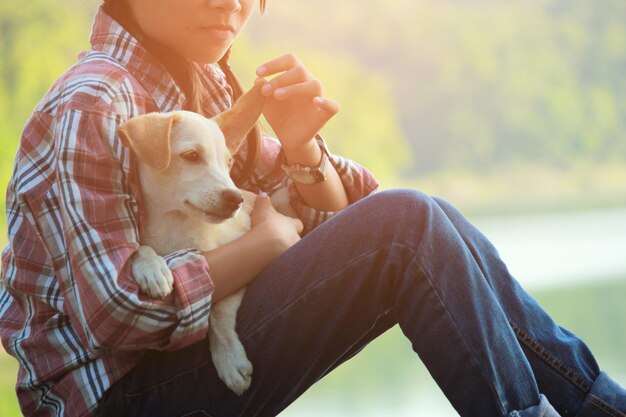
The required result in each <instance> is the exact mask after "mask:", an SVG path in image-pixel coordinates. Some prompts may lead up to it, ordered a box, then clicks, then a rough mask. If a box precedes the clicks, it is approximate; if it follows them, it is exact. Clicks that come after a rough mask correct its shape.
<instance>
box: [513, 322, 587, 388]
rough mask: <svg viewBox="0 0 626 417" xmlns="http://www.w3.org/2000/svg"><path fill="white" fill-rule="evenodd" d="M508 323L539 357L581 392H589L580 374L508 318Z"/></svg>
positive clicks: (520, 339) (521, 340)
mask: <svg viewBox="0 0 626 417" xmlns="http://www.w3.org/2000/svg"><path fill="white" fill-rule="evenodd" d="M509 323H510V324H511V327H512V328H513V331H514V332H515V334H516V335H517V337H518V339H519V341H520V342H521V343H523V344H524V345H525V346H526V347H528V348H529V349H530V350H531V351H532V352H533V353H534V354H535V355H536V356H537V357H538V358H539V359H541V360H543V361H544V362H545V363H547V364H548V365H549V366H550V367H551V368H552V369H554V370H555V371H556V372H557V373H558V374H559V375H561V376H562V377H563V378H565V379H566V380H568V381H569V382H570V383H571V384H572V385H574V387H576V388H577V389H578V390H580V391H581V392H582V393H583V394H589V391H591V384H590V383H589V382H587V381H586V380H585V378H584V377H583V376H582V375H580V374H578V373H577V372H575V371H574V370H573V369H572V368H570V367H569V366H567V365H566V364H565V363H563V362H562V361H561V360H559V358H558V357H557V356H556V355H554V354H553V353H552V352H551V351H550V350H549V349H548V348H546V347H544V346H542V345H541V344H540V343H539V342H538V341H536V340H535V339H534V338H533V337H532V336H531V335H530V334H528V333H526V332H525V331H524V330H522V328H521V327H520V326H519V325H518V324H517V323H515V322H514V321H512V320H510V319H509Z"/></svg>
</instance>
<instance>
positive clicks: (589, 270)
mask: <svg viewBox="0 0 626 417" xmlns="http://www.w3.org/2000/svg"><path fill="white" fill-rule="evenodd" d="M474 223H475V224H476V225H477V226H478V227H479V229H480V230H482V231H483V233H485V235H487V236H488V237H489V239H490V240H491V241H492V242H494V244H495V245H496V247H497V248H498V251H499V252H500V255H501V257H502V259H504V260H505V262H506V263H507V265H508V267H509V270H510V271H511V273H512V274H513V276H515V277H516V278H517V279H518V280H519V281H520V282H522V284H523V285H524V286H525V287H527V288H548V287H558V286H563V285H573V284H577V283H582V282H588V281H590V280H606V279H615V278H619V277H620V276H621V277H626V208H615V209H605V210H595V211H587V212H568V213H549V214H534V215H523V216H512V217H492V218H485V219H475V220H474Z"/></svg>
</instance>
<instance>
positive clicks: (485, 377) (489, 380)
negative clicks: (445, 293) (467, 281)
mask: <svg viewBox="0 0 626 417" xmlns="http://www.w3.org/2000/svg"><path fill="white" fill-rule="evenodd" d="M416 261H417V262H416ZM412 263H415V264H416V266H417V268H418V269H419V271H420V272H421V273H422V275H423V276H425V277H426V279H427V280H428V282H429V283H430V286H431V288H432V289H433V292H434V293H435V295H436V296H437V299H438V300H439V302H440V303H441V305H443V306H444V307H445V308H444V310H445V312H446V315H447V316H448V318H449V319H450V321H451V322H452V324H453V325H454V327H455V328H456V331H457V332H458V334H459V335H461V336H462V337H461V340H462V341H463V344H464V345H465V348H466V349H467V351H468V352H470V353H471V356H472V358H474V362H475V363H476V364H477V365H478V369H480V370H481V372H482V374H483V377H484V379H485V381H487V384H488V386H489V389H490V390H491V392H492V394H493V395H494V396H495V398H497V399H498V401H497V402H498V406H499V407H500V414H501V415H505V414H506V410H505V409H504V407H503V406H502V403H501V402H500V399H499V398H500V396H499V395H498V390H497V389H496V388H495V386H494V385H493V384H492V383H491V382H492V381H491V379H490V378H488V377H487V373H486V372H485V369H484V368H483V366H482V364H481V362H480V361H478V360H476V354H475V353H474V350H473V349H472V348H471V346H470V345H468V344H467V341H466V340H465V335H464V334H463V332H461V330H460V329H459V327H458V326H457V324H456V321H455V320H454V318H453V317H452V316H450V313H449V312H448V308H447V306H446V303H445V302H444V301H443V299H442V298H441V296H440V295H439V292H438V291H437V287H436V286H435V285H434V284H433V281H432V279H431V277H430V275H429V274H428V273H427V272H426V271H425V270H424V269H423V268H422V266H421V263H420V262H419V259H418V257H417V251H416V252H415V257H414V258H413V261H412V262H411V263H410V264H409V266H410V265H411V264H412ZM407 269H408V267H407ZM481 274H482V271H481Z"/></svg>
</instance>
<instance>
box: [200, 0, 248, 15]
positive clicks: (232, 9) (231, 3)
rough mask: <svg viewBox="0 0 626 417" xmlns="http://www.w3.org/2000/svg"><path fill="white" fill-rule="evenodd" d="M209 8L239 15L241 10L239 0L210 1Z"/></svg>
mask: <svg viewBox="0 0 626 417" xmlns="http://www.w3.org/2000/svg"><path fill="white" fill-rule="evenodd" d="M208 3H209V6H210V7H212V8H214V9H219V10H220V11H223V12H224V13H237V12H238V11H240V10H241V3H240V2H239V0H208Z"/></svg>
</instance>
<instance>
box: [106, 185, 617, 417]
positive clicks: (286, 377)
mask: <svg viewBox="0 0 626 417" xmlns="http://www.w3.org/2000/svg"><path fill="white" fill-rule="evenodd" d="M396 323H397V324H399V326H400V329H401V330H402V332H403V333H404V335H405V336H406V337H407V338H408V339H409V340H410V341H411V343H412V346H413V350H414V351H415V352H416V353H417V354H418V355H419V357H420V359H421V360H422V361H423V362H424V364H425V365H426V367H427V368H428V370H429V372H430V373H431V375H432V376H433V378H434V379H435V381H436V382H437V384H438V385H439V387H440V388H441V389H442V390H443V392H444V393H445V395H446V397H447V398H448V399H449V401H450V403H451V404H452V406H453V407H454V408H455V409H456V410H457V411H458V413H459V414H460V415H461V416H477V417H478V416H479V417H486V416H511V417H516V416H521V417H535V416H537V417H538V416H546V417H548V416H559V415H560V416H563V417H568V416H577V417H595V416H613V417H616V416H621V417H624V416H626V391H624V390H623V389H622V388H621V387H620V386H619V385H618V384H617V383H615V382H614V381H612V380H611V379H610V378H609V377H608V376H607V375H606V374H604V373H603V372H601V371H600V370H599V368H598V365H597V364H596V361H595V359H594V357H593V355H592V354H591V352H590V351H589V349H588V348H587V346H586V345H585V344H584V343H583V342H582V341H581V340H580V339H579V338H577V337H576V336H575V335H574V334H572V333H570V332H569V331H567V330H565V329H563V328H561V327H559V326H558V325H557V324H556V323H554V321H553V320H552V319H551V318H550V317H549V316H548V315H547V313H546V312H544V311H543V310H542V309H541V307H540V306H539V305H537V303H536V302H535V301H534V300H533V299H532V298H531V297H530V296H529V295H528V294H527V293H526V292H525V291H524V290H523V289H522V288H521V287H520V286H519V284H518V283H517V282H516V281H515V280H514V279H513V278H512V277H511V275H510V274H509V272H508V271H507V269H506V266H505V265H504V264H503V262H502V261H501V260H500V258H499V256H498V253H497V251H496V250H495V248H494V247H493V246H492V245H491V244H490V243H489V241H488V240H487V239H486V238H485V237H484V236H483V235H482V234H481V233H480V232H479V231H478V230H477V229H475V228H474V227H473V226H472V225H471V224H470V223H469V222H468V221H467V220H465V219H464V218H463V217H462V215H461V214H460V213H459V212H458V211H457V210H456V209H454V208H453V207H452V206H451V205H449V204H448V203H446V202H445V201H442V200H439V199H435V198H431V197H429V196H427V195H424V194H422V193H420V192H418V191H414V190H394V191H385V192H380V193H377V194H374V195H372V196H370V197H368V198H365V199H363V200H361V201H359V202H358V203H355V204H353V205H352V206H351V207H349V208H347V209H346V210H344V211H343V212H341V213H340V214H338V215H336V216H335V217H333V218H332V219H330V220H329V221H327V222H326V223H324V224H323V225H321V226H320V227H318V228H317V229H315V230H313V231H312V232H311V233H309V234H308V235H307V236H305V237H304V238H303V239H302V240H301V241H300V242H298V243H297V244H296V245H294V246H293V247H292V248H290V249H289V250H288V251H287V252H286V253H285V254H283V255H282V256H281V257H279V258H278V259H277V260H275V261H274V262H273V263H272V264H271V265H270V266H269V267H268V268H266V269H265V270H264V271H263V272H262V273H261V274H260V275H259V276H258V277H257V278H256V279H255V280H254V281H253V282H252V283H251V284H250V285H249V286H248V289H247V291H246V294H245V297H244V299H243V302H242V305H241V308H240V310H239V314H238V322H237V332H238V334H239V336H240V338H241V340H242V343H243V345H244V346H245V348H246V351H247V353H248V357H249V358H250V361H251V362H252V364H253V365H254V372H253V375H252V386H251V387H250V389H249V390H248V391H247V392H246V393H245V394H244V395H243V396H241V397H238V396H236V395H235V394H233V393H232V392H230V391H229V390H228V389H227V388H226V386H225V385H224V384H223V383H222V382H221V381H220V380H219V379H218V377H217V374H216V371H215V369H214V367H213V364H212V362H211V357H210V354H209V347H208V343H207V342H206V341H205V342H201V343H197V344H195V345H192V346H189V347H187V348H185V349H181V350H179V351H175V352H158V351H150V352H148V353H147V354H146V356H145V358H144V359H143V361H142V362H141V363H140V364H139V365H138V366H137V367H136V368H135V369H134V370H133V371H131V372H130V373H129V374H128V375H127V376H126V377H125V378H123V379H122V380H121V381H119V382H118V383H116V384H115V385H114V386H113V387H112V388H111V389H110V390H109V391H108V392H107V394H106V395H105V398H104V399H103V400H102V402H101V406H100V411H101V415H102V416H123V415H128V416H150V417H154V416H194V415H209V416H215V417H222V416H273V415H276V414H278V413H279V412H280V411H282V410H283V409H285V408H286V407H287V406H288V405H289V404H290V403H291V402H293V401H294V400H296V399H297V398H298V396H300V395H301V394H302V393H303V392H304V391H305V390H307V388H309V387H310V386H311V385H313V384H314V383H315V382H316V381H318V380H319V379H320V378H322V377H323V376H324V375H326V374H327V373H328V372H330V371H332V370H333V369H334V368H335V367H336V366H339V365H340V364H341V363H343V362H345V361H346V360H348V359H349V358H351V357H352V356H353V355H355V354H356V353H358V352H359V351H360V350H361V349H362V348H363V347H364V346H365V345H366V344H367V343H369V342H370V341H372V340H373V339H375V338H376V337H377V336H379V335H380V334H382V333H383V332H385V331H386V330H387V329H389V328H390V327H392V326H394V325H395V324H396ZM355 383H356V381H355ZM553 407H554V408H553ZM555 410H556V411H555Z"/></svg>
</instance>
